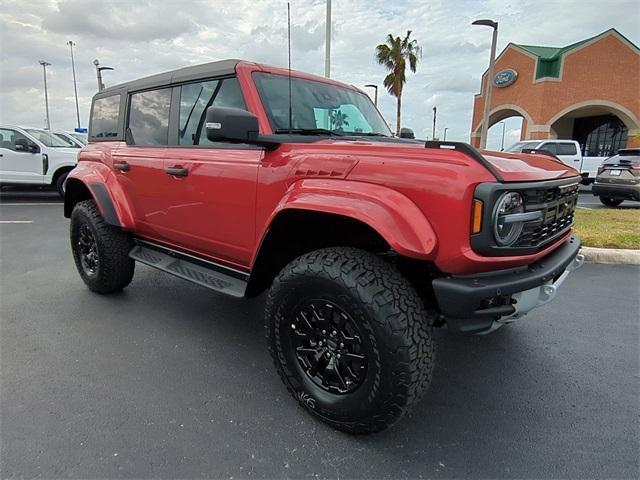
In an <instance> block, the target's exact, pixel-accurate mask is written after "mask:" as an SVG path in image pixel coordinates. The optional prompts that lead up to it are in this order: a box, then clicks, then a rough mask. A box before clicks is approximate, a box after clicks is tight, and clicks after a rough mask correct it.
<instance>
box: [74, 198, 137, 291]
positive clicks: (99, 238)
mask: <svg viewBox="0 0 640 480" xmlns="http://www.w3.org/2000/svg"><path fill="white" fill-rule="evenodd" d="M70 236H71V251H72V252H73V259H74V261H75V263H76V268H77V269H78V273H79V274H80V277H82V280H83V281H84V283H85V284H86V285H87V287H89V289H90V290H92V291H94V292H97V293H112V292H117V291H120V290H122V289H123V288H124V287H126V286H127V285H129V283H131V279H132V278H133V272H134V269H135V262H134V261H133V260H132V259H131V258H129V252H130V251H131V248H132V247H133V241H132V240H131V237H130V236H129V235H128V234H127V233H125V232H123V231H122V230H120V229H119V228H117V227H114V226H112V225H109V224H108V223H107V222H105V221H104V219H103V218H102V215H100V212H99V211H98V207H96V204H95V203H94V202H93V200H85V201H82V202H79V203H78V204H76V206H75V207H74V208H73V212H72V213H71V225H70Z"/></svg>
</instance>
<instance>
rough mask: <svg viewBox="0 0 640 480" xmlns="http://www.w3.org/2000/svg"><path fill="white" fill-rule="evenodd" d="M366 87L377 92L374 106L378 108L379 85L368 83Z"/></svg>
mask: <svg viewBox="0 0 640 480" xmlns="http://www.w3.org/2000/svg"><path fill="white" fill-rule="evenodd" d="M365 87H368V88H373V89H374V90H375V94H374V97H373V104H374V105H375V106H376V107H377V106H378V85H374V84H373V83H368V84H366V85H365Z"/></svg>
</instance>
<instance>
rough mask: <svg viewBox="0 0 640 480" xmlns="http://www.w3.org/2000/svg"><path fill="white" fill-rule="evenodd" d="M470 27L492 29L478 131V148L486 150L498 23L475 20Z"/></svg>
mask: <svg viewBox="0 0 640 480" xmlns="http://www.w3.org/2000/svg"><path fill="white" fill-rule="evenodd" d="M472 25H481V26H483V27H491V28H493V37H492V38H491V57H490V58H489V70H488V71H487V82H486V87H485V92H484V113H483V115H482V129H481V130H480V148H481V149H485V148H487V134H488V132H489V112H490V111H491V94H492V91H493V67H494V64H495V61H496V44H497V43H498V22H494V21H493V20H486V19H485V20H476V21H475V22H473V23H472Z"/></svg>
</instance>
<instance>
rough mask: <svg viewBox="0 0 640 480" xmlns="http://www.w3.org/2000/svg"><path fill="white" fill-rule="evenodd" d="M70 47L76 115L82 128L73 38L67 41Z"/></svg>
mask: <svg viewBox="0 0 640 480" xmlns="http://www.w3.org/2000/svg"><path fill="white" fill-rule="evenodd" d="M67 45H69V48H70V49H71V71H72V72H73V92H74V93H75V95H76V117H77V118H78V128H80V106H79V105H78V84H77V83H76V62H75V60H74V58H73V46H74V45H75V43H73V41H72V40H69V41H68V42H67Z"/></svg>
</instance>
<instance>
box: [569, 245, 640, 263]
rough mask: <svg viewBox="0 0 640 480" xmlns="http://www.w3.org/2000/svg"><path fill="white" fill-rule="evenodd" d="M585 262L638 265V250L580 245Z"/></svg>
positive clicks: (639, 258)
mask: <svg viewBox="0 0 640 480" xmlns="http://www.w3.org/2000/svg"><path fill="white" fill-rule="evenodd" d="M580 252H581V253H582V254H583V255H584V260H585V262H589V263H605V264H610V265H640V250H627V249H623V248H594V247H582V248H581V249H580Z"/></svg>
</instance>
